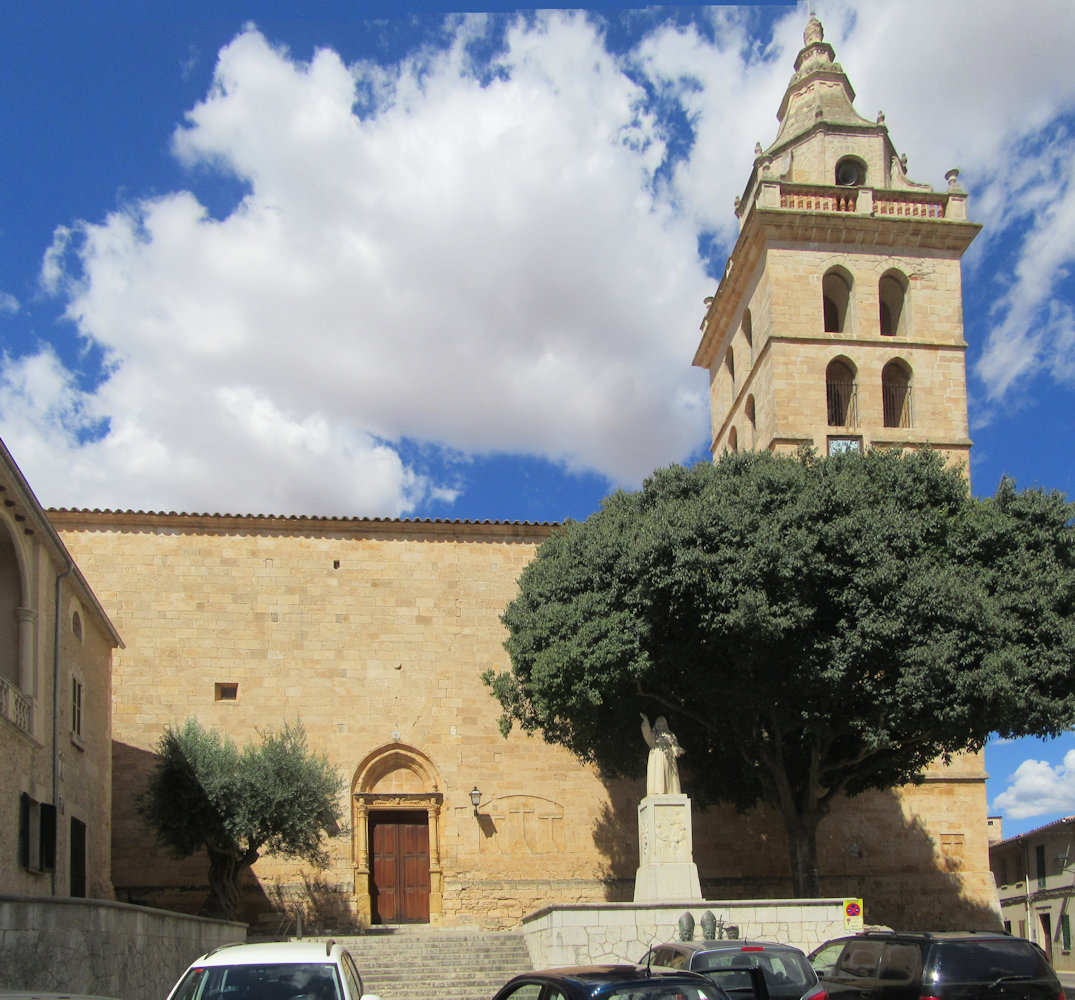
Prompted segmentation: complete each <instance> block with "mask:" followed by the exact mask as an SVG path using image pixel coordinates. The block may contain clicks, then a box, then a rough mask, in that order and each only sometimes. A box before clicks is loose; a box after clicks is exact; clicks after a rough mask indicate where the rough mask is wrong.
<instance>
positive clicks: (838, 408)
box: [825, 359, 858, 427]
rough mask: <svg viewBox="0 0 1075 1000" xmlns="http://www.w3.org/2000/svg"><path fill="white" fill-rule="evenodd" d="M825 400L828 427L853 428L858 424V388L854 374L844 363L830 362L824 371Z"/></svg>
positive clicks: (838, 361)
mask: <svg viewBox="0 0 1075 1000" xmlns="http://www.w3.org/2000/svg"><path fill="white" fill-rule="evenodd" d="M825 399H826V407H827V410H828V421H829V426H830V427H854V426H855V425H856V424H857V423H858V386H856V385H855V372H854V370H853V369H852V368H851V366H850V365H849V364H848V363H847V362H846V361H840V360H839V359H837V360H835V361H830V362H829V366H828V368H826V369H825Z"/></svg>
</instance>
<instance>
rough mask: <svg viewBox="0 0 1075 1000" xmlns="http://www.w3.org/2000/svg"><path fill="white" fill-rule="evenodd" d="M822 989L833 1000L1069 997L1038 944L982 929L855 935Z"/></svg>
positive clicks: (1047, 999)
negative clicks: (1065, 995) (932, 932)
mask: <svg viewBox="0 0 1075 1000" xmlns="http://www.w3.org/2000/svg"><path fill="white" fill-rule="evenodd" d="M821 989H822V990H823V991H824V993H825V994H826V995H827V996H828V998H829V1000H867V998H868V1000H979V998H981V1000H1064V991H1063V988H1062V987H1061V985H1060V980H1059V979H1057V978H1056V973H1055V972H1053V970H1052V967H1051V966H1050V965H1049V962H1048V961H1047V959H1046V958H1045V953H1044V952H1043V951H1042V950H1041V949H1040V948H1039V947H1038V946H1037V945H1036V944H1032V943H1031V942H1030V941H1027V940H1025V939H1023V938H1017V937H1011V936H1010V935H1008V934H994V933H988V932H984V931H962V932H959V933H956V932H949V933H937V934H926V933H921V934H919V933H902V932H899V931H896V932H877V933H866V934H860V935H857V936H856V937H853V938H850V939H849V940H848V941H847V943H846V944H845V945H844V949H843V951H842V952H840V957H839V958H838V959H837V960H836V964H835V965H834V966H833V967H832V970H831V971H829V972H827V973H824V974H823V975H822V977H821ZM815 997H816V1000H820V991H819V994H816V995H815ZM811 1000H815V998H813V997H812V998H811Z"/></svg>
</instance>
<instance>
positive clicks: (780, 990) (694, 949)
mask: <svg viewBox="0 0 1075 1000" xmlns="http://www.w3.org/2000/svg"><path fill="white" fill-rule="evenodd" d="M642 961H643V962H644V963H645V962H651V963H652V964H653V965H664V966H668V967H670V968H673V969H690V970H691V971H692V972H700V973H702V975H704V976H709V977H710V978H711V979H713V980H714V981H715V982H716V983H717V984H718V985H719V986H721V987H722V988H723V989H725V990H727V992H729V993H730V994H731V995H732V997H733V998H736V1000H742V997H743V996H744V995H745V994H750V993H756V992H757V987H756V986H755V985H754V984H753V983H752V981H751V979H750V977H749V974H748V973H747V972H746V970H748V969H760V970H761V973H762V975H763V977H764V985H765V988H766V989H767V991H768V994H769V996H771V997H773V998H775V1000H799V998H800V997H802V996H803V995H805V994H806V993H809V992H810V991H811V990H812V989H814V987H815V986H817V974H816V973H815V972H814V969H813V966H812V965H811V964H810V963H809V961H807V958H806V955H805V954H804V953H803V952H802V951H801V950H800V949H798V948H796V947H794V946H793V945H790V944H777V943H776V942H774V941H737V940H724V941H675V942H670V943H669V944H662V945H657V946H656V947H655V948H651V949H650V950H649V951H648V952H647V953H646V954H645V955H644V956H643V957H642Z"/></svg>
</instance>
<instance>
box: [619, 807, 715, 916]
mask: <svg viewBox="0 0 1075 1000" xmlns="http://www.w3.org/2000/svg"><path fill="white" fill-rule="evenodd" d="M638 857H639V861H640V862H641V863H640V864H639V866H638V871H637V873H636V874H635V902H636V903H643V902H657V901H660V900H694V899H701V898H702V888H701V885H700V883H699V882H698V867H697V865H695V863H694V847H693V840H692V827H691V800H690V799H689V798H688V797H687V796H686V795H647V796H646V797H645V798H644V799H643V800H642V801H641V802H640V803H639V804H638Z"/></svg>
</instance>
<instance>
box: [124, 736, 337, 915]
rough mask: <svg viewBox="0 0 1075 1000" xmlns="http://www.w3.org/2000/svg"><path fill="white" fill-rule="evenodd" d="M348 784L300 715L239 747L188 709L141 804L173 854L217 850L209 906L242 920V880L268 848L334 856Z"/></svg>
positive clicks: (282, 853)
mask: <svg viewBox="0 0 1075 1000" xmlns="http://www.w3.org/2000/svg"><path fill="white" fill-rule="evenodd" d="M341 788H342V782H341V780H340V777H339V775H338V774H337V773H336V770H335V768H334V767H333V766H332V765H331V764H330V763H329V761H328V759H327V758H326V757H324V756H321V755H317V754H313V753H311V752H310V750H309V748H308V747H307V742H306V731H305V729H304V728H303V726H302V724H301V723H299V722H296V723H295V724H294V725H288V724H285V725H284V727H283V729H281V730H280V731H278V732H272V731H267V732H264V733H261V734H260V740H259V741H258V742H256V743H248V744H247V745H245V746H244V747H242V748H241V749H240V748H239V747H238V746H237V745H236V744H235V743H234V742H233V741H232V740H231V739H229V738H228V737H227V736H222V735H221V734H220V733H218V732H216V731H215V730H212V729H206V728H204V727H203V726H201V725H200V724H199V723H198V722H197V720H195V719H188V720H187V721H186V722H185V723H183V725H182V726H180V727H179V728H172V727H168V728H167V729H165V731H164V734H163V735H162V736H161V738H160V742H159V744H158V747H157V753H156V760H155V762H154V766H153V772H152V775H151V777H150V780H149V783H148V786H147V787H146V789H145V791H144V792H143V794H142V795H141V797H140V799H139V812H140V814H141V816H142V818H143V819H145V820H146V822H147V823H149V825H150V826H152V827H153V829H154V831H155V832H156V837H157V841H158V843H159V844H161V846H163V847H164V848H165V849H166V850H167V851H168V852H169V853H171V854H172V855H173V856H174V857H177V858H186V857H190V856H191V855H193V854H195V853H197V852H198V851H202V850H204V851H205V852H206V853H207V854H208V855H209V897H208V899H207V900H206V903H205V906H204V907H203V910H202V912H203V913H204V914H205V915H206V916H214V917H221V918H223V919H226V920H233V919H235V917H236V914H237V913H238V910H239V900H240V891H239V884H240V882H239V880H240V878H241V876H242V874H243V872H244V871H245V870H246V869H248V868H249V867H250V866H251V865H252V864H254V862H255V861H257V859H258V858H259V857H260V856H261V854H262V853H265V854H272V855H276V856H279V857H284V858H299V859H301V860H304V861H308V862H310V863H311V864H313V865H315V866H317V867H320V868H323V867H325V865H327V864H328V860H329V859H328V852H327V850H326V846H325V841H324V833H325V832H326V831H332V832H336V831H338V820H339V818H340V806H339V801H338V800H339V795H340V791H341Z"/></svg>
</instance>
